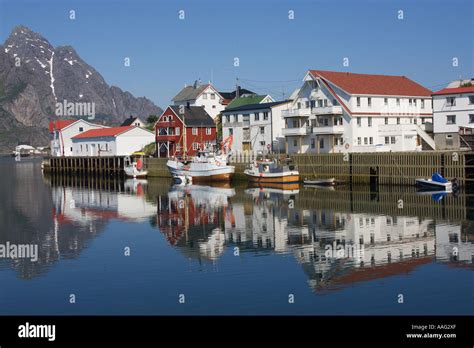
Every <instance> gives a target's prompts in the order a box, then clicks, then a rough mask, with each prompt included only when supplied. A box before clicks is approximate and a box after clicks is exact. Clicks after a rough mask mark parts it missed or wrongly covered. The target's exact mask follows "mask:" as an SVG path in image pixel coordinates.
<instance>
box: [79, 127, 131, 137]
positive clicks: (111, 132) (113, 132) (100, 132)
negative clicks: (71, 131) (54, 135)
mask: <svg viewBox="0 0 474 348" xmlns="http://www.w3.org/2000/svg"><path fill="white" fill-rule="evenodd" d="M131 128H135V127H134V126H122V127H111V128H99V129H90V130H88V131H86V132H84V133H81V134H78V135H76V136H75V137H72V139H85V138H99V137H115V136H117V135H119V134H121V133H124V132H126V131H128V130H129V129H131Z"/></svg>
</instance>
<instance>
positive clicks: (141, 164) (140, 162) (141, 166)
mask: <svg viewBox="0 0 474 348" xmlns="http://www.w3.org/2000/svg"><path fill="white" fill-rule="evenodd" d="M142 168H143V163H142V160H141V159H139V160H138V161H137V169H138V170H142Z"/></svg>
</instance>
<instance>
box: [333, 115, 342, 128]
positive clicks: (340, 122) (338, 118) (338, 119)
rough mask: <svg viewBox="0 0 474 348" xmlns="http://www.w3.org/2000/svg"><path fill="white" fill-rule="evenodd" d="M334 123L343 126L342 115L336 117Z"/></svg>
mask: <svg viewBox="0 0 474 348" xmlns="http://www.w3.org/2000/svg"><path fill="white" fill-rule="evenodd" d="M334 125H336V126H342V117H336V118H335V119H334Z"/></svg>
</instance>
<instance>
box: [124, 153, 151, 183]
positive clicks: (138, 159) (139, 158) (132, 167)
mask: <svg viewBox="0 0 474 348" xmlns="http://www.w3.org/2000/svg"><path fill="white" fill-rule="evenodd" d="M143 155H144V154H143V153H138V152H135V153H134V154H133V155H132V157H125V161H124V165H123V171H124V172H125V175H127V176H129V177H131V178H146V176H147V175H148V171H147V170H146V169H145V168H144V164H143Z"/></svg>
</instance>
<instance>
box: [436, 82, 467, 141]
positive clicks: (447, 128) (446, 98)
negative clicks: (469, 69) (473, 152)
mask: <svg viewBox="0 0 474 348" xmlns="http://www.w3.org/2000/svg"><path fill="white" fill-rule="evenodd" d="M463 85H464V86H463ZM433 119H434V140H435V142H436V149H439V150H450V149H459V148H468V149H469V148H474V81H472V82H471V81H469V82H467V83H466V82H464V83H462V84H460V85H459V84H458V86H456V85H454V86H453V85H451V86H448V87H447V88H444V89H442V90H440V91H438V92H435V93H433Z"/></svg>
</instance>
